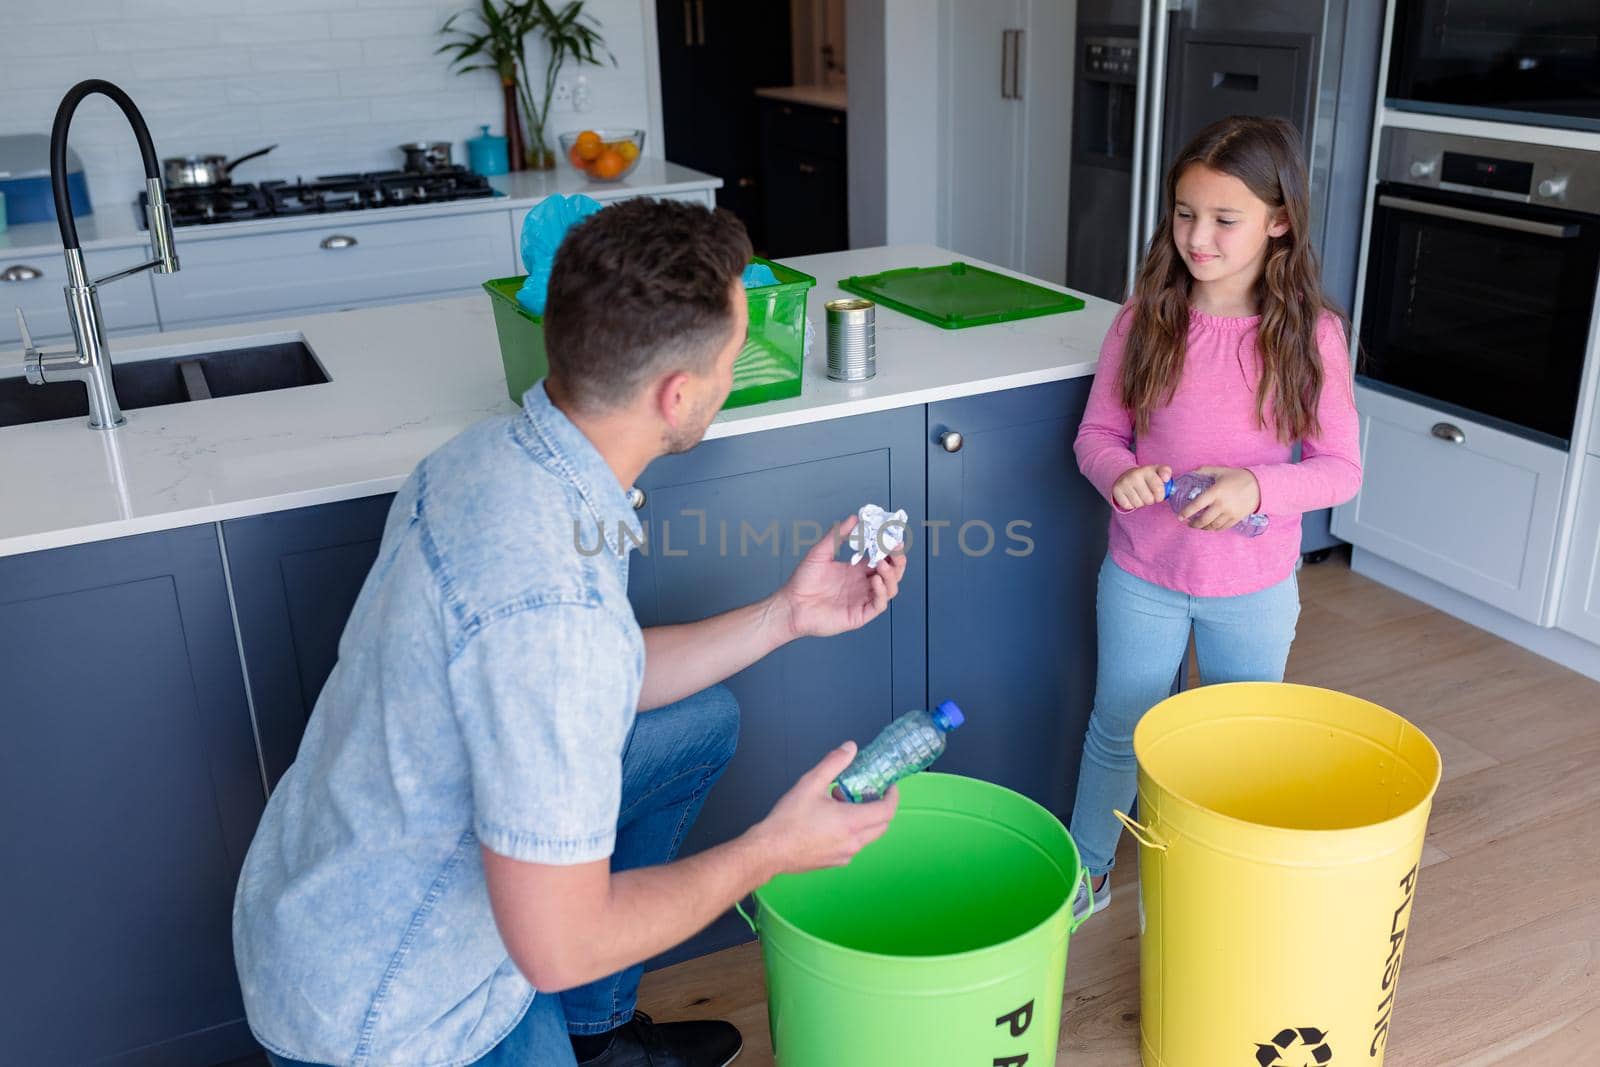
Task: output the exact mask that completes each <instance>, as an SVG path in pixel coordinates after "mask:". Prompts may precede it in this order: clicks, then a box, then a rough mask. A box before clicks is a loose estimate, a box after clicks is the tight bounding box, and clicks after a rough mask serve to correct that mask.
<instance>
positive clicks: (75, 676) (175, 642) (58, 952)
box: [0, 525, 265, 1067]
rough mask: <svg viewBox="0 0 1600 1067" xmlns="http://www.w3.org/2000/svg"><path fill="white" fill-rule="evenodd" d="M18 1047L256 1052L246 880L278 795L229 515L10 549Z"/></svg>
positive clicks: (188, 1057)
mask: <svg viewBox="0 0 1600 1067" xmlns="http://www.w3.org/2000/svg"><path fill="white" fill-rule="evenodd" d="M0 678H4V679H5V681H4V687H3V689H0V709H3V712H4V715H3V726H0V730H3V731H4V742H3V743H0V840H4V841H5V848H6V860H5V862H6V870H7V877H6V878H5V879H3V880H0V944H3V945H4V946H5V958H6V961H7V966H6V968H5V977H4V979H3V980H0V995H3V998H4V1001H5V1010H4V1011H3V1012H0V1048H3V1049H4V1050H5V1052H4V1054H3V1055H0V1059H5V1060H6V1061H7V1062H10V1063H38V1064H44V1063H51V1064H87V1063H91V1062H92V1063H96V1064H116V1065H119V1067H129V1065H133V1064H162V1065H174V1064H175V1065H184V1064H194V1065H200V1064H211V1063H216V1062H218V1061H222V1060H227V1059H230V1058H233V1057H236V1056H242V1055H245V1054H247V1053H248V1052H250V1051H252V1050H254V1048H255V1045H254V1043H253V1042H252V1041H251V1039H250V1035H249V1031H248V1030H247V1028H246V1026H245V1022H244V1008H243V1004H242V1002H241V1000H240V996H239V988H238V983H237V979H236V978H235V974H234V966H233V941H232V934H231V914H232V908H233V890H234V883H235V880H236V879H237V877H238V873H239V866H240V864H241V863H242V862H243V860H244V854H245V850H246V849H247V848H248V847H249V844H250V837H251V834H252V833H253V832H254V830H255V825H256V820H257V819H258V818H259V817H260V814H261V809H262V806H263V803H264V798H265V794H264V791H263V789H262V783H261V770H260V766H259V764H258V762H257V758H256V748H255V743H254V740H253V738H252V737H251V729H250V712H249V708H248V706H247V704H246V700H245V692H244V684H243V680H242V677H241V674H240V670H239V654H238V648H237V645H236V643H235V640H234V633H233V621H232V619H231V618H230V616H229V612H228V593H227V586H226V583H225V582H224V580H223V569H222V560H221V555H220V552H219V550H218V546H217V533H216V527H215V526H209V525H208V526H198V527H192V528H189V529H183V530H172V531H167V532H163V533H152V534H144V535H141V536H138V537H130V538H124V539H120V540H115V541H103V542H99V543H96V544H89V545H81V546H75V547H72V548H60V549H53V550H50V551H46V552H38V553H33V554H30V555H23V556H11V557H8V558H4V559H0Z"/></svg>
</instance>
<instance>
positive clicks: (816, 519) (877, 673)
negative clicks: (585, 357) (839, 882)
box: [628, 408, 926, 850]
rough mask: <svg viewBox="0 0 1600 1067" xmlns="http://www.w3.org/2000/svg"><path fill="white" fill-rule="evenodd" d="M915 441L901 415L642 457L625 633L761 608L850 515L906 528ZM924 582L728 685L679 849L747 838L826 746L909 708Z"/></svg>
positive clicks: (920, 643)
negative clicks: (720, 746)
mask: <svg viewBox="0 0 1600 1067" xmlns="http://www.w3.org/2000/svg"><path fill="white" fill-rule="evenodd" d="M922 429H923V415H922V409H921V408H905V409H901V410H898V411H887V412H883V413H881V414H875V415H863V416H858V417H855V418H849V419H838V420H834V421H831V422H820V423H814V424H811V425H807V426H797V427H792V428H789V429H782V430H772V431H768V432H766V433H760V434H751V435H749V436H744V437H732V438H727V439H724V440H718V441H708V442H706V443H704V444H702V445H700V446H699V447H698V448H696V449H694V451H692V452H687V453H684V454H682V455H678V456H667V457H663V458H662V459H659V460H657V461H656V462H655V463H653V464H652V465H651V466H650V468H649V469H648V470H647V471H646V472H645V474H644V476H643V477H642V478H641V479H640V482H639V487H640V488H641V489H643V490H644V492H645V502H644V507H643V508H642V509H641V512H640V517H641V518H642V519H643V520H644V521H645V524H646V528H647V530H648V537H649V541H650V543H649V550H648V552H644V553H636V554H635V556H634V558H633V561H632V563H631V565H630V570H629V588H628V593H629V597H630V598H631V599H632V601H633V605H634V612H635V614H636V615H637V616H638V618H639V621H640V623H641V625H644V626H652V625H657V624H663V623H676V622H688V621H692V620H694V619H701V618H705V617H706V616H708V615H715V614H717V613H718V612H722V611H727V610H729V609H731V608H736V607H739V606H741V605H744V604H748V603H750V602H751V601H754V600H758V599H760V598H761V597H764V596H766V595H767V594H769V593H771V592H773V591H774V590H775V589H777V588H778V587H779V586H780V585H782V584H783V582H784V580H785V579H787V578H788V577H789V574H790V573H791V572H792V571H793V570H794V568H795V566H796V564H798V563H799V561H800V557H801V556H803V555H804V554H805V550H806V549H807V548H808V547H809V546H810V545H812V544H815V543H816V542H818V541H820V540H821V539H822V538H823V537H824V536H825V535H826V532H827V530H828V527H829V525H830V524H831V523H832V522H834V521H836V520H838V519H842V518H844V517H845V516H848V515H851V514H853V513H854V512H855V511H856V509H857V508H859V507H861V505H863V504H868V503H873V504H881V505H883V506H884V507H887V508H889V509H890V510H893V509H895V508H905V509H906V511H907V512H908V513H909V514H910V515H911V516H912V517H913V518H916V517H918V516H920V515H921V514H922V512H923V510H924V507H925V505H924V486H923V457H922ZM702 533H703V535H704V537H703V539H702ZM925 581H926V575H925V573H924V572H923V570H922V568H920V567H914V568H912V569H911V571H910V572H909V574H908V575H907V581H906V583H905V584H904V585H903V586H902V587H901V591H900V595H899V597H898V598H897V599H896V600H895V601H894V603H893V604H892V605H891V606H890V609H889V611H888V612H887V613H886V614H885V615H884V616H883V617H880V618H878V619H876V620H874V621H873V622H872V623H870V624H868V625H867V626H865V627H863V628H862V629H861V630H858V631H856V632H854V633H849V634H841V635H838V636H836V637H828V638H811V639H804V640H800V641H795V642H792V643H791V644H789V645H787V646H785V647H784V648H782V649H780V650H778V651H777V652H776V653H774V654H773V655H771V656H768V657H766V658H765V659H763V660H761V661H760V662H758V663H756V664H754V665H753V666H751V667H749V668H747V669H746V670H744V671H742V672H740V673H739V674H737V675H735V676H734V677H733V678H732V679H730V680H729V681H728V687H729V688H730V689H732V690H733V693H734V695H735V696H736V697H737V698H738V700H739V705H740V707H741V709H742V710H743V714H742V716H741V720H740V721H741V725H740V738H739V752H738V755H736V756H735V757H734V761H733V763H732V765H730V766H729V768H728V770H727V773H726V774H725V775H724V776H723V778H722V781H721V782H719V783H718V784H717V787H716V789H715V791H714V792H713V793H712V795H711V797H710V800H709V802H708V803H707V805H706V809H705V813H704V814H703V815H702V816H701V817H700V820H699V822H698V823H697V824H696V826H695V828H694V830H693V831H691V832H690V835H689V838H688V841H687V842H686V848H687V849H688V850H696V849H701V848H705V847H707V846H709V845H712V844H716V843H718V842H720V841H726V840H728V839H729V838H731V837H734V836H735V835H737V834H739V833H740V832H742V831H744V830H746V829H748V828H749V826H750V824H751V823H752V822H754V821H755V820H757V819H759V818H760V817H761V816H763V815H765V814H766V813H767V810H768V809H769V808H770V807H771V806H772V803H773V802H774V801H775V800H777V799H778V797H779V796H780V795H782V794H783V792H784V791H786V790H787V789H788V788H789V787H790V786H791V785H793V784H794V782H795V780H796V779H797V778H799V777H800V775H801V774H803V773H805V772H806V771H807V770H810V769H811V767H813V766H814V765H815V764H816V762H817V761H818V760H819V759H821V758H822V757H823V756H824V755H825V754H826V753H827V751H828V750H829V749H830V748H833V747H835V746H836V745H838V744H839V743H840V742H842V741H844V740H846V739H848V738H855V739H856V740H858V741H860V742H861V743H863V744H864V743H866V742H867V741H869V740H871V739H872V737H873V736H874V735H875V734H876V733H877V732H878V731H879V730H880V729H882V728H883V726H884V725H886V724H887V723H888V722H889V719H890V718H891V717H892V715H893V714H894V713H895V712H896V711H905V710H908V709H910V708H915V707H920V706H922V704H923V703H924V700H925V696H926V690H925V683H924V674H925V670H924V619H925V610H924V604H925V599H924V598H925V584H924V583H925Z"/></svg>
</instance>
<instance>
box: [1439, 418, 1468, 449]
mask: <svg viewBox="0 0 1600 1067" xmlns="http://www.w3.org/2000/svg"><path fill="white" fill-rule="evenodd" d="M1433 436H1435V437H1437V438H1438V439H1439V440H1441V441H1449V442H1450V443H1451V444H1453V445H1464V444H1466V443H1467V435H1466V434H1464V433H1462V432H1461V427H1459V426H1453V425H1451V424H1450V423H1448V422H1436V423H1434V424H1433Z"/></svg>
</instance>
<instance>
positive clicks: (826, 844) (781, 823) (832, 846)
mask: <svg viewBox="0 0 1600 1067" xmlns="http://www.w3.org/2000/svg"><path fill="white" fill-rule="evenodd" d="M855 756H856V746H855V743H854V742H850V741H846V742H845V743H844V744H843V745H841V746H840V747H838V748H836V749H834V750H833V751H832V752H830V753H828V754H827V755H826V756H825V757H823V760H822V762H821V763H819V764H817V765H816V766H815V767H813V768H812V769H811V770H809V771H807V772H806V775H805V777H803V778H801V779H800V781H799V782H798V783H797V784H796V785H795V787H794V788H793V789H791V790H789V792H787V793H785V794H784V795H783V796H782V797H781V798H779V800H778V802H777V803H776V804H775V805H773V807H772V812H771V814H769V815H768V816H767V817H766V818H765V819H763V820H761V822H759V823H757V824H756V825H755V826H754V827H753V828H751V830H750V837H751V838H752V839H753V840H755V841H759V842H760V844H761V847H762V849H763V851H764V852H765V853H766V854H767V855H770V856H772V857H773V862H774V865H775V866H776V868H777V871H778V873H780V874H800V873H803V872H805V871H815V870H821V869H822V868H825V867H843V866H844V865H845V864H847V863H849V862H850V860H851V859H852V858H853V857H854V856H855V854H856V853H857V852H860V851H861V850H862V849H863V848H866V847H867V846H868V845H870V844H872V842H874V841H876V840H877V839H878V838H880V837H882V836H883V833H884V831H885V830H887V829H888V828H889V820H890V819H892V818H893V817H894V813H895V809H896V808H897V807H898V806H899V804H900V791H899V789H898V788H896V787H894V786H891V787H890V788H889V792H888V793H887V794H885V795H884V798H883V799H882V800H874V801H869V802H868V803H865V804H850V803H847V802H845V801H842V800H835V799H833V797H832V796H830V795H829V791H828V790H829V786H831V785H832V784H833V781H834V779H836V778H838V777H839V775H840V773H842V772H843V771H844V769H845V768H846V767H848V766H850V761H851V760H853V759H855Z"/></svg>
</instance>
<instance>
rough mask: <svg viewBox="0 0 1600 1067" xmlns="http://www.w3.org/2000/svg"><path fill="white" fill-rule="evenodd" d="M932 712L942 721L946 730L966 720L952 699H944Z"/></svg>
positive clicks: (952, 728)
mask: <svg viewBox="0 0 1600 1067" xmlns="http://www.w3.org/2000/svg"><path fill="white" fill-rule="evenodd" d="M933 713H934V715H935V716H936V717H938V718H939V719H942V720H943V721H944V728H945V729H946V730H954V729H955V728H956V727H957V726H960V725H961V724H962V723H964V722H966V721H967V717H966V716H965V715H963V714H961V709H960V708H958V707H956V702H955V701H953V700H946V701H945V702H944V703H943V704H940V705H939V706H938V707H937V708H935V709H934V712H933Z"/></svg>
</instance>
